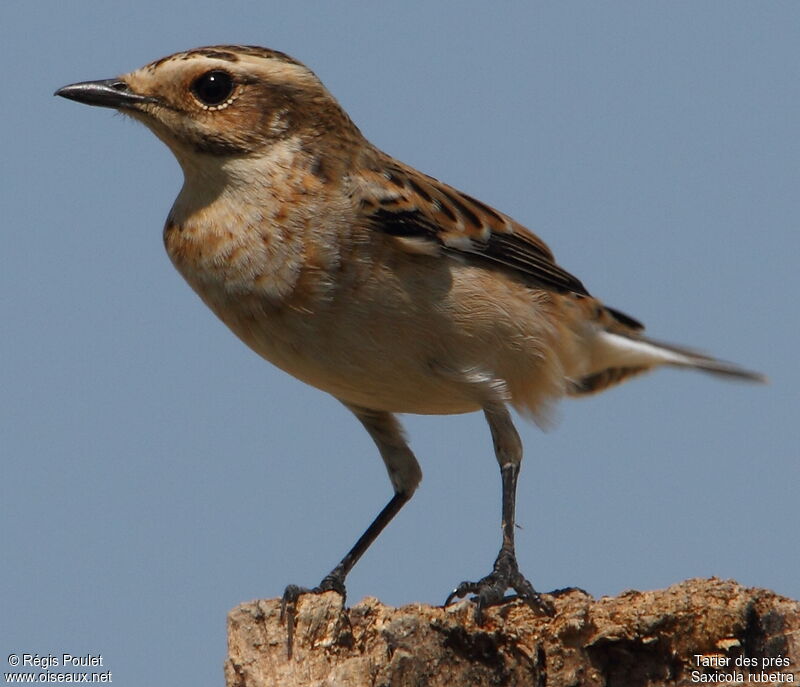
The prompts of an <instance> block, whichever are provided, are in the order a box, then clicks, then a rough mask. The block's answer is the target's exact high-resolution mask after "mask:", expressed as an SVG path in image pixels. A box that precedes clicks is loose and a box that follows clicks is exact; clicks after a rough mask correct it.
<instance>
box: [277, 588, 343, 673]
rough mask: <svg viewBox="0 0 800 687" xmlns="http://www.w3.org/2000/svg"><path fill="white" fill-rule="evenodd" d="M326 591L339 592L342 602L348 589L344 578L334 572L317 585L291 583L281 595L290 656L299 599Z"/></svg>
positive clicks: (282, 613)
mask: <svg viewBox="0 0 800 687" xmlns="http://www.w3.org/2000/svg"><path fill="white" fill-rule="evenodd" d="M325 592H337V593H338V594H341V596H342V603H344V601H345V599H346V598H347V590H346V589H345V586H344V578H343V577H340V576H339V575H337V574H336V573H335V572H332V573H331V574H330V575H327V576H325V577H324V578H323V580H322V582H320V583H319V584H318V585H317V586H316V587H313V588H311V589H309V588H308V587H300V586H298V585H296V584H290V585H288V586H287V587H286V589H284V591H283V597H281V622H283V621H284V620H286V650H287V654H288V657H289V658H290V659H291V657H292V649H293V647H294V629H295V621H296V619H297V600H298V599H299V598H300V597H301V596H303V595H304V594H324V593H325Z"/></svg>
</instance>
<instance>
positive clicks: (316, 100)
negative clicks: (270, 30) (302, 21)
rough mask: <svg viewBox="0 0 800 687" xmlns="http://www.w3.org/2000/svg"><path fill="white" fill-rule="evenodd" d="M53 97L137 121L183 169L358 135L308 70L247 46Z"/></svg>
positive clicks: (178, 59) (182, 56)
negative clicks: (279, 144)
mask: <svg viewBox="0 0 800 687" xmlns="http://www.w3.org/2000/svg"><path fill="white" fill-rule="evenodd" d="M55 94H56V95H59V96H62V97H64V98H69V99H71V100H76V101H78V102H81V103H85V104H87V105H97V106H100V107H111V108H115V109H117V110H119V111H120V112H122V113H124V114H127V115H130V116H131V117H133V118H135V119H137V120H139V121H141V122H143V123H144V124H146V125H147V126H148V127H149V128H150V129H151V130H152V131H153V132H154V133H155V134H156V135H157V136H158V137H159V138H160V139H161V140H163V141H164V142H165V143H166V144H167V145H168V146H169V147H170V149H171V150H172V151H173V153H174V154H175V155H176V157H177V158H178V160H179V161H180V162H181V164H182V165H184V167H186V165H185V164H184V163H186V162H187V161H189V159H191V158H196V157H197V156H198V155H200V156H217V157H251V156H254V157H258V156H260V155H263V154H264V153H265V151H266V150H267V149H269V148H270V147H271V146H272V145H274V144H275V142H276V141H281V140H283V141H285V140H288V139H293V140H295V141H296V142H297V144H298V145H303V144H304V143H305V142H307V141H314V142H318V141H319V140H321V139H324V138H325V137H326V136H328V135H330V134H335V135H336V136H338V137H340V138H341V136H342V133H343V132H350V133H351V134H352V135H353V136H359V134H358V129H356V127H355V125H353V124H352V122H351V121H350V119H349V118H348V117H347V115H346V114H345V112H344V111H343V110H342V108H341V107H340V106H339V104H338V103H337V102H336V100H335V99H334V98H333V96H331V95H330V93H329V92H328V91H327V90H326V89H325V87H324V86H323V85H322V83H321V82H320V80H319V79H318V78H317V76H316V75H315V74H314V73H313V72H312V71H311V70H310V69H308V68H307V67H305V66H304V65H303V64H301V63H300V62H298V61H296V60H294V59H293V58H291V57H289V56H288V55H285V54H283V53H281V52H278V51H275V50H269V49H266V48H259V47H252V46H214V47H206V48H197V49H195V50H190V51H187V52H182V53H176V54H174V55H170V56H169V57H165V58H162V59H160V60H157V61H155V62H151V63H150V64H148V65H146V66H144V67H142V68H141V69H137V70H136V71H133V72H130V73H128V74H125V75H123V76H120V77H117V78H114V79H106V80H101V81H84V82H81V83H76V84H72V85H69V86H64V87H63V88H60V89H59V90H57V91H56V93H55Z"/></svg>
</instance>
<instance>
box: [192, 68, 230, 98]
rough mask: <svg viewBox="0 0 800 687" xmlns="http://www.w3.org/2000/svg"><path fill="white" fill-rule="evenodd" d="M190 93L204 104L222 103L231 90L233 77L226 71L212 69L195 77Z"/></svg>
mask: <svg viewBox="0 0 800 687" xmlns="http://www.w3.org/2000/svg"><path fill="white" fill-rule="evenodd" d="M191 89H192V93H194V95H195V97H196V98H197V99H198V100H199V101H200V102H201V103H203V104H204V105H219V104H221V103H224V102H225V101H226V100H227V99H228V98H229V97H230V95H231V93H232V92H233V78H232V77H231V75H230V74H228V72H223V71H222V70H221V69H214V70H212V71H210V72H206V73H205V74H203V75H202V76H199V77H197V78H196V79H195V80H194V82H193V83H192V86H191Z"/></svg>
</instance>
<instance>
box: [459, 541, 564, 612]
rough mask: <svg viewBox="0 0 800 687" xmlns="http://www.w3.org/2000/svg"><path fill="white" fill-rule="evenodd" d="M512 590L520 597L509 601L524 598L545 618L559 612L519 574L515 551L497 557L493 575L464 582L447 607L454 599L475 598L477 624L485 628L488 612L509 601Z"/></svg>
mask: <svg viewBox="0 0 800 687" xmlns="http://www.w3.org/2000/svg"><path fill="white" fill-rule="evenodd" d="M509 588H510V589H513V590H514V591H515V592H516V593H517V596H516V597H513V596H512V597H508V599H513V598H520V599H522V600H523V601H525V602H526V603H527V604H528V605H529V606H530V607H531V608H532V609H533V610H534V611H537V612H539V613H543V614H544V615H553V613H554V612H555V609H554V607H553V604H552V603H551V602H550V601H548V600H547V599H544V598H543V597H542V596H541V595H540V594H539V593H538V592H537V591H536V590H535V589H534V588H533V585H532V584H531V583H530V582H528V580H527V579H525V577H524V575H523V574H522V573H521V572H520V571H519V565H518V564H517V559H516V556H515V555H514V553H513V551H508V550H505V549H503V550H501V551H500V554H499V555H498V556H497V560H496V561H495V562H494V569H493V570H492V572H491V573H489V574H488V575H487V576H486V577H484V578H482V579H480V580H478V581H477V582H462V583H461V584H460V585H458V587H456V588H455V589H454V590H453V591H452V592H451V593H450V595H449V596H448V597H447V600H446V601H445V602H444V605H445V606H449V605H450V603H451V602H452V601H453V599H457V598H462V597H465V596H467V595H468V594H474V599H473V600H474V601H475V622H476V623H478V625H482V624H483V611H484V609H485V608H487V607H489V606H493V605H495V604H500V603H503V602H504V601H506V600H507V597H506V596H505V593H506V589H509Z"/></svg>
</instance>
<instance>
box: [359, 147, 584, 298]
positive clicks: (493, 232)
mask: <svg viewBox="0 0 800 687" xmlns="http://www.w3.org/2000/svg"><path fill="white" fill-rule="evenodd" d="M359 181H360V182H361V193H362V198H361V206H362V210H363V212H364V213H365V215H366V221H367V223H368V224H369V225H371V226H373V227H374V228H375V229H377V230H379V231H383V232H385V233H387V234H390V235H391V236H396V237H397V238H398V239H399V240H400V241H401V243H402V244H403V245H405V247H406V248H407V249H408V250H410V251H411V252H420V253H435V252H438V251H444V252H446V253H450V254H454V255H459V256H461V257H463V258H466V259H469V260H473V261H475V262H476V263H484V264H486V265H493V266H495V267H497V268H500V269H506V270H509V271H511V272H512V273H514V274H515V275H516V276H517V277H518V278H521V279H523V280H524V281H525V282H526V283H528V284H530V285H531V286H537V287H540V288H544V289H549V290H553V291H557V292H561V293H563V292H571V293H576V294H580V295H586V296H588V295H589V292H588V291H587V290H586V288H585V287H584V285H583V284H582V283H581V282H580V280H578V279H577V278H576V277H574V276H572V275H571V274H570V273H569V272H567V271H566V270H564V269H562V268H561V267H559V266H558V265H557V264H556V262H555V258H554V257H553V254H552V252H551V251H550V249H549V248H548V247H547V245H546V244H545V243H544V242H543V241H542V240H541V239H539V238H538V237H537V236H535V235H534V234H532V233H531V232H530V231H528V230H527V229H526V228H525V227H523V226H522V225H521V224H519V223H518V222H515V221H514V220H513V219H511V218H510V217H508V216H507V215H504V214H503V213H501V212H498V211H497V210H494V209H493V208H491V207H489V206H488V205H485V204H484V203H482V202H481V201H479V200H476V199H475V198H472V197H471V196H468V195H467V194H465V193H461V192H459V191H456V190H455V189H454V188H451V187H450V186H448V185H446V184H443V183H442V182H440V181H438V180H436V179H434V178H433V177H429V176H425V175H423V174H420V173H419V172H417V171H416V170H414V169H412V168H410V167H407V166H405V165H402V164H401V163H398V162H395V161H391V162H389V161H387V163H386V164H385V166H383V167H381V168H380V169H375V170H370V171H366V172H362V173H361V176H360V179H359Z"/></svg>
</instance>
